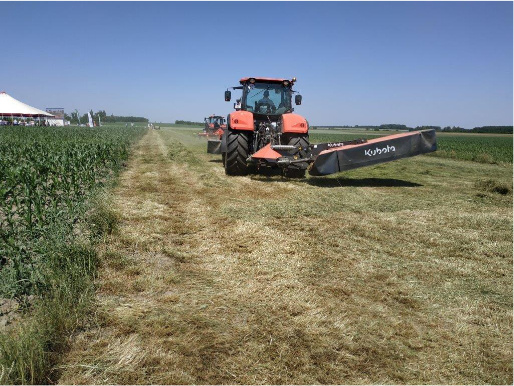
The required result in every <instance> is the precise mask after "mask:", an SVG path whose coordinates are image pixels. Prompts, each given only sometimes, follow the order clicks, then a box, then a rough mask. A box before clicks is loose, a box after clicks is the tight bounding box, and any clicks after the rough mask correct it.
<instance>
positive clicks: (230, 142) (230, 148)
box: [225, 130, 250, 176]
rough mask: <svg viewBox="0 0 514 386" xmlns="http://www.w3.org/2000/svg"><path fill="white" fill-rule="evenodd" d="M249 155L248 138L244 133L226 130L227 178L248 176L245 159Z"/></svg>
mask: <svg viewBox="0 0 514 386" xmlns="http://www.w3.org/2000/svg"><path fill="white" fill-rule="evenodd" d="M249 154H250V136H249V135H248V133H246V132H244V131H234V130H228V132H227V153H226V155H225V173H226V174H227V175H229V176H245V175H247V174H248V166H247V164H246V159H247V158H248V156H249Z"/></svg>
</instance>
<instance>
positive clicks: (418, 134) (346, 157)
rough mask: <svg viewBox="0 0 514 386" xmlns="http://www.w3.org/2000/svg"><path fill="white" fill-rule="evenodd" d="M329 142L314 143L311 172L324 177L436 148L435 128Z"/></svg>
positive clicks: (427, 151)
mask: <svg viewBox="0 0 514 386" xmlns="http://www.w3.org/2000/svg"><path fill="white" fill-rule="evenodd" d="M330 145H331V144H319V145H311V151H312V153H311V154H312V156H313V159H314V162H313V163H312V164H311V165H310V167H309V174H310V175H312V176H324V175H327V174H332V173H338V172H342V171H344V170H350V169H356V168H360V167H363V166H370V165H376V164H379V163H384V162H389V161H394V160H397V159H401V158H406V157H414V156H416V155H419V154H425V153H431V152H433V151H436V150H437V141H436V135H435V130H422V131H414V132H409V133H402V134H395V135H389V136H387V137H381V138H376V139H371V140H368V141H365V140H356V141H349V143H343V144H342V145H341V146H338V145H340V144H336V145H335V147H332V146H330ZM320 149H321V151H320Z"/></svg>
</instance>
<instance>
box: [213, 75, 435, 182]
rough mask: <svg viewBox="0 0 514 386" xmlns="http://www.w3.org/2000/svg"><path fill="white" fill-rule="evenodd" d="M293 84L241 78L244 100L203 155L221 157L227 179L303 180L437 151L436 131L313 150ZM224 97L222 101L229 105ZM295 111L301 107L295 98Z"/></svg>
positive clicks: (283, 81)
mask: <svg viewBox="0 0 514 386" xmlns="http://www.w3.org/2000/svg"><path fill="white" fill-rule="evenodd" d="M295 82H296V78H292V79H291V80H289V79H275V78H242V79H241V80H240V81H239V83H240V86H236V87H232V89H233V90H241V91H242V97H241V99H238V100H237V105H236V104H234V109H235V110H236V111H234V112H232V113H230V114H229V115H228V117H227V129H226V130H224V131H223V132H222V133H221V134H220V135H219V139H217V140H209V141H208V146H207V152H208V153H213V154H221V155H222V160H223V165H224V167H225V172H226V174H227V175H232V176H238V175H239V176H240V175H246V174H248V173H252V172H262V171H264V170H268V169H277V168H281V169H282V174H283V175H284V176H285V177H292V178H302V177H304V176H305V171H306V170H308V171H309V174H311V175H314V176H320V175H327V174H332V173H337V172H340V171H343V170H349V169H354V168H358V167H362V166H368V165H373V164H378V163H383V162H388V161H393V160H396V159H399V158H405V157H412V156H415V155H418V154H423V153H429V152H432V151H435V150H436V149H437V144H436V137H435V131H434V130H424V131H419V132H408V133H401V134H396V135H390V136H387V137H382V138H377V139H372V140H369V141H368V140H365V139H356V140H353V141H344V142H338V143H323V144H315V145H311V144H310V142H309V124H308V122H307V120H306V119H305V118H303V117H302V116H300V115H298V114H295V113H293V111H294V109H293V105H292V99H293V98H292V97H293V94H295V93H296V91H294V90H293V86H294V84H295ZM231 97H232V96H231V92H230V91H229V90H227V91H225V101H227V102H228V101H230V100H231ZM294 102H295V105H301V104H302V96H301V95H299V94H297V93H296V95H295V98H294Z"/></svg>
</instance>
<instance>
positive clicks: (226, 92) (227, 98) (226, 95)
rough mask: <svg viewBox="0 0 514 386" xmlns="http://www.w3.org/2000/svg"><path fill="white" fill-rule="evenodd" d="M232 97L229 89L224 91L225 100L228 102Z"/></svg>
mask: <svg viewBox="0 0 514 386" xmlns="http://www.w3.org/2000/svg"><path fill="white" fill-rule="evenodd" d="M231 98H232V93H231V92H230V91H228V90H227V91H225V102H230V99H231Z"/></svg>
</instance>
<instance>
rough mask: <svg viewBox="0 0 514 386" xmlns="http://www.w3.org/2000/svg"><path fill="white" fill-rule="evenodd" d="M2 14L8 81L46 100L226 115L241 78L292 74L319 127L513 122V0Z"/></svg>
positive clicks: (47, 103)
mask: <svg viewBox="0 0 514 386" xmlns="http://www.w3.org/2000/svg"><path fill="white" fill-rule="evenodd" d="M0 15H2V27H1V28H2V33H1V34H0V36H1V40H3V44H2V46H3V48H4V49H3V50H2V51H3V52H2V57H3V58H2V60H1V61H0V74H2V75H1V79H0V91H6V92H7V93H9V94H10V95H12V96H13V97H15V98H17V99H20V100H22V101H24V102H26V103H28V104H31V105H33V106H35V107H38V108H43V109H44V108H45V107H64V108H65V110H66V111H67V112H70V111H73V110H74V109H75V108H77V109H78V110H79V111H80V112H81V113H84V112H86V111H87V110H89V109H93V110H94V111H97V110H99V109H105V110H106V111H107V112H108V113H114V114H115V115H138V116H145V117H148V118H150V119H151V120H154V121H162V122H172V121H174V120H176V119H184V120H194V121H200V120H202V119H203V117H204V116H206V115H210V114H213V113H216V114H221V115H226V114H228V113H229V112H230V110H231V107H232V103H226V102H224V100H223V92H224V91H225V90H226V88H227V87H230V86H235V85H237V84H238V80H239V79H240V78H242V77H245V76H263V77H284V78H291V77H293V76H295V77H296V78H297V79H298V82H297V84H296V89H297V90H298V91H300V92H301V94H302V96H303V104H302V106H299V107H297V109H296V112H297V113H299V114H301V115H303V116H305V117H306V118H307V120H308V121H309V122H310V123H311V124H312V125H336V124H360V125H364V124H382V123H402V124H406V125H409V126H418V125H441V126H446V125H451V126H453V125H455V126H462V127H465V128H473V127H475V126H482V125H512V123H513V107H512V106H513V75H512V74H513V24H512V18H513V3H512V2H153V3H146V2H145V3H139V2H81V3H76V2H73V3H71V2H53V3H48V2H36V3H11V2H7V3H6V2H0ZM233 95H234V94H233ZM234 96H235V95H234Z"/></svg>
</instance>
